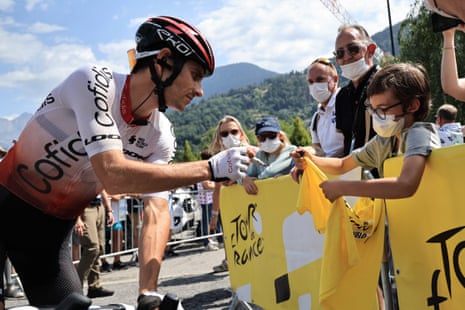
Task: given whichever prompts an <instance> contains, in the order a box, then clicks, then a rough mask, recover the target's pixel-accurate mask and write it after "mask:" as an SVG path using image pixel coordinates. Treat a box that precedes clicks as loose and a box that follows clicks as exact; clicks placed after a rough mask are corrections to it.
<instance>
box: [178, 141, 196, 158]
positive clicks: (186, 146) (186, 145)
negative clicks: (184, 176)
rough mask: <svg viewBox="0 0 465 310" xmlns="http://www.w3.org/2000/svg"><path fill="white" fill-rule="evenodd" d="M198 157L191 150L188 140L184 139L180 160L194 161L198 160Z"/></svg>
mask: <svg viewBox="0 0 465 310" xmlns="http://www.w3.org/2000/svg"><path fill="white" fill-rule="evenodd" d="M198 159H199V157H198V156H196V155H195V154H194V153H193V152H192V149H191V145H190V143H189V141H187V140H184V152H183V155H182V161H183V162H187V161H195V160H198Z"/></svg>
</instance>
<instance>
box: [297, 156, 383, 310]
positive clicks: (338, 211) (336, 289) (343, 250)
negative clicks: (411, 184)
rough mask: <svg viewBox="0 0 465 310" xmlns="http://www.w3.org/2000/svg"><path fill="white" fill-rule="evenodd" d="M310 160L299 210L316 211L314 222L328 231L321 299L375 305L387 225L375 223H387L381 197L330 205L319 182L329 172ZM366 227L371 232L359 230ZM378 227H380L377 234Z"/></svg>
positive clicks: (327, 303) (330, 303) (328, 303)
mask: <svg viewBox="0 0 465 310" xmlns="http://www.w3.org/2000/svg"><path fill="white" fill-rule="evenodd" d="M306 160H307V168H306V169H305V172H304V175H303V177H302V184H301V188H300V191H299V198H298V204H297V209H298V211H299V212H302V210H308V211H309V212H310V213H312V215H313V218H314V222H315V223H318V226H317V225H315V228H316V229H318V231H321V230H323V231H326V232H325V235H326V236H325V245H324V255H323V259H322V265H321V278H320V302H321V304H322V305H323V306H324V308H325V309H334V310H339V309H367V310H372V309H375V308H376V306H377V304H376V302H377V301H376V288H377V279H378V275H379V270H380V266H381V257H382V251H383V240H384V225H381V228H379V227H378V229H377V226H376V225H377V224H378V223H382V224H384V207H383V201H378V202H377V203H376V204H375V206H374V205H373V204H369V205H366V204H365V203H366V202H367V201H368V200H367V199H363V200H362V202H363V204H362V205H361V206H359V207H358V208H356V209H351V208H350V206H348V205H347V204H346V202H345V201H344V199H343V198H342V197H340V198H338V199H337V200H336V201H335V202H334V203H332V204H330V202H329V201H328V200H327V199H326V197H325V196H324V194H323V192H322V190H321V188H320V187H319V185H320V183H321V182H322V181H324V180H327V177H326V176H325V175H324V174H323V173H322V172H321V171H320V170H319V168H318V167H316V166H315V165H314V164H313V163H312V162H311V161H310V160H308V159H306ZM328 204H329V206H328ZM370 208H372V209H373V208H374V209H375V210H376V211H375V210H369V209H370ZM357 211H359V212H358V213H357ZM328 212H329V214H328ZM349 214H350V217H349ZM317 217H320V218H317ZM375 217H376V218H375ZM326 219H327V221H326V222H325V220H326ZM360 223H363V224H364V223H371V224H372V225H371V226H369V225H361V224H360ZM367 226H368V227H369V228H370V229H369V231H368V232H369V233H365V234H362V233H360V229H361V228H362V229H365V228H366V227H367ZM353 229H355V230H356V233H355V232H354V231H353ZM376 229H377V230H378V232H377V233H374V232H375V231H376ZM367 230H368V229H367ZM354 234H355V235H356V236H357V237H358V238H355V237H354ZM370 235H371V237H370V238H368V239H367V237H369V236H370ZM356 296H357V297H356ZM361 296H363V298H362V299H360V297H361Z"/></svg>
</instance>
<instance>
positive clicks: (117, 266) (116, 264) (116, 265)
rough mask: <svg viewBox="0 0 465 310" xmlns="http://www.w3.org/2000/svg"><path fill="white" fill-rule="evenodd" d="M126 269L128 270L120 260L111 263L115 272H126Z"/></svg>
mask: <svg viewBox="0 0 465 310" xmlns="http://www.w3.org/2000/svg"><path fill="white" fill-rule="evenodd" d="M128 268H129V267H128V265H126V264H125V263H123V262H121V261H120V260H119V261H117V262H114V263H113V269H115V270H126V269H128Z"/></svg>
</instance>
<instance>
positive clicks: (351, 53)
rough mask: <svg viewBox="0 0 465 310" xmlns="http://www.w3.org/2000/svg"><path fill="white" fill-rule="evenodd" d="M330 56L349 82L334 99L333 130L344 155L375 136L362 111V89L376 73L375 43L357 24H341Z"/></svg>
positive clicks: (364, 88) (363, 106) (364, 92)
mask: <svg viewBox="0 0 465 310" xmlns="http://www.w3.org/2000/svg"><path fill="white" fill-rule="evenodd" d="M335 47H336V50H335V51H334V56H335V57H336V62H337V64H338V65H339V66H340V68H341V74H342V76H343V77H345V78H347V79H349V80H350V81H349V83H348V84H347V85H346V86H344V87H342V88H341V90H340V91H339V93H338V94H337V97H336V128H337V129H338V130H340V131H341V132H342V134H343V135H344V155H348V154H349V153H350V152H351V150H353V149H356V148H359V147H361V146H363V145H364V144H365V143H366V142H367V141H368V140H369V139H370V138H371V137H373V136H374V135H375V132H374V131H373V126H372V125H371V118H370V115H369V114H368V112H367V110H366V107H365V105H366V99H367V95H366V89H367V87H368V85H369V84H370V81H371V80H372V78H373V76H374V74H375V73H376V71H378V70H379V68H378V66H376V65H375V64H374V61H373V58H374V55H375V51H376V43H375V42H374V41H373V40H372V39H371V37H370V36H369V35H368V32H367V31H366V30H365V28H363V27H362V26H360V25H343V26H341V27H340V28H339V30H338V35H337V37H336V43H335Z"/></svg>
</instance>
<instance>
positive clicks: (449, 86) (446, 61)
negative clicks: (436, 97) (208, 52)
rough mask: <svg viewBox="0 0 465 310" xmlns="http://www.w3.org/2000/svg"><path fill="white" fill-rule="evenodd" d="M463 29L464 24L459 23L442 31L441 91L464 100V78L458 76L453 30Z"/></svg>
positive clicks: (464, 29)
mask: <svg viewBox="0 0 465 310" xmlns="http://www.w3.org/2000/svg"><path fill="white" fill-rule="evenodd" d="M457 30H460V31H462V32H463V31H465V26H464V25H459V26H458V27H454V28H451V29H448V30H446V31H443V32H442V36H443V39H444V40H443V47H442V63H441V85H442V89H443V91H444V92H445V93H446V94H448V95H450V96H452V97H454V98H455V99H457V100H460V101H465V78H459V75H458V69H457V60H456V56H455V32H456V31H457Z"/></svg>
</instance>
